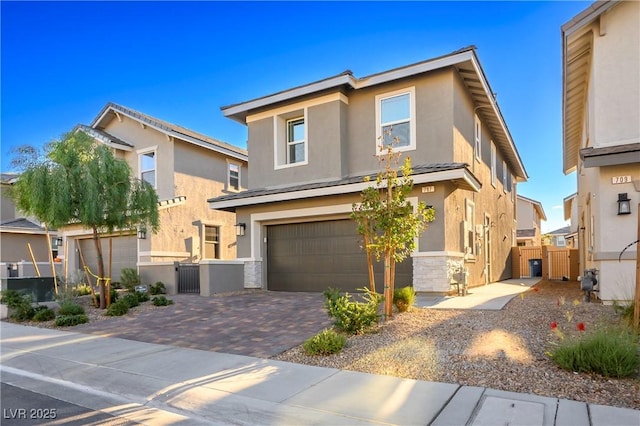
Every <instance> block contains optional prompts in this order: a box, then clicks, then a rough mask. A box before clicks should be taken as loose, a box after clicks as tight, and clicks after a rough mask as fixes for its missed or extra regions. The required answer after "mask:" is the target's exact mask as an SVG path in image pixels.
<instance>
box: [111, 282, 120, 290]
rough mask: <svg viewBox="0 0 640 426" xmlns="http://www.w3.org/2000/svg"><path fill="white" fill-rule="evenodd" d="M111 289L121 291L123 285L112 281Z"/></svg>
mask: <svg viewBox="0 0 640 426" xmlns="http://www.w3.org/2000/svg"><path fill="white" fill-rule="evenodd" d="M111 288H115V289H121V288H122V283H121V282H120V281H111Z"/></svg>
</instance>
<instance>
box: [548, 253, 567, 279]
mask: <svg viewBox="0 0 640 426" xmlns="http://www.w3.org/2000/svg"><path fill="white" fill-rule="evenodd" d="M546 263H547V268H548V269H547V274H548V276H547V279H549V280H563V279H564V280H568V279H569V275H570V271H569V249H559V250H547V262H546Z"/></svg>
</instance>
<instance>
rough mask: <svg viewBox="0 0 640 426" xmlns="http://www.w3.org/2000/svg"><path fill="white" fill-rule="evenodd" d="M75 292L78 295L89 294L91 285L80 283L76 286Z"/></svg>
mask: <svg viewBox="0 0 640 426" xmlns="http://www.w3.org/2000/svg"><path fill="white" fill-rule="evenodd" d="M75 293H76V295H78V296H87V295H89V294H91V287H89V285H87V284H79V285H77V286H76V287H75Z"/></svg>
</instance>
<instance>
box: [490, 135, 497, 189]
mask: <svg viewBox="0 0 640 426" xmlns="http://www.w3.org/2000/svg"><path fill="white" fill-rule="evenodd" d="M496 168H497V164H496V144H495V143H493V141H491V185H493V186H494V187H495V186H496V185H497V180H498V176H497V170H496Z"/></svg>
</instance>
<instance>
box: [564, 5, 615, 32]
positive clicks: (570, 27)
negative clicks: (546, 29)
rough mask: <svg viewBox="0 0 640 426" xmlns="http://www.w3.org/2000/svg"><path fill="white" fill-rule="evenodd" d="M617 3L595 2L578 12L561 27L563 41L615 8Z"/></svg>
mask: <svg viewBox="0 0 640 426" xmlns="http://www.w3.org/2000/svg"><path fill="white" fill-rule="evenodd" d="M618 1H619V0H607V1H596V2H594V3H593V4H591V5H590V6H589V7H588V8H586V9H585V10H583V11H582V12H580V13H579V14H578V15H576V16H575V17H574V18H573V19H571V20H570V21H569V22H567V23H566V24H564V25H563V26H562V27H561V28H562V34H563V35H564V38H565V40H566V38H567V37H569V36H571V35H572V34H573V33H575V32H576V31H579V30H580V29H581V28H583V27H584V26H586V25H589V24H591V22H593V21H594V20H595V19H596V18H598V17H599V16H600V15H602V14H603V13H605V12H606V11H607V10H609V9H611V8H612V7H613V6H615V5H616V4H617V3H618Z"/></svg>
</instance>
